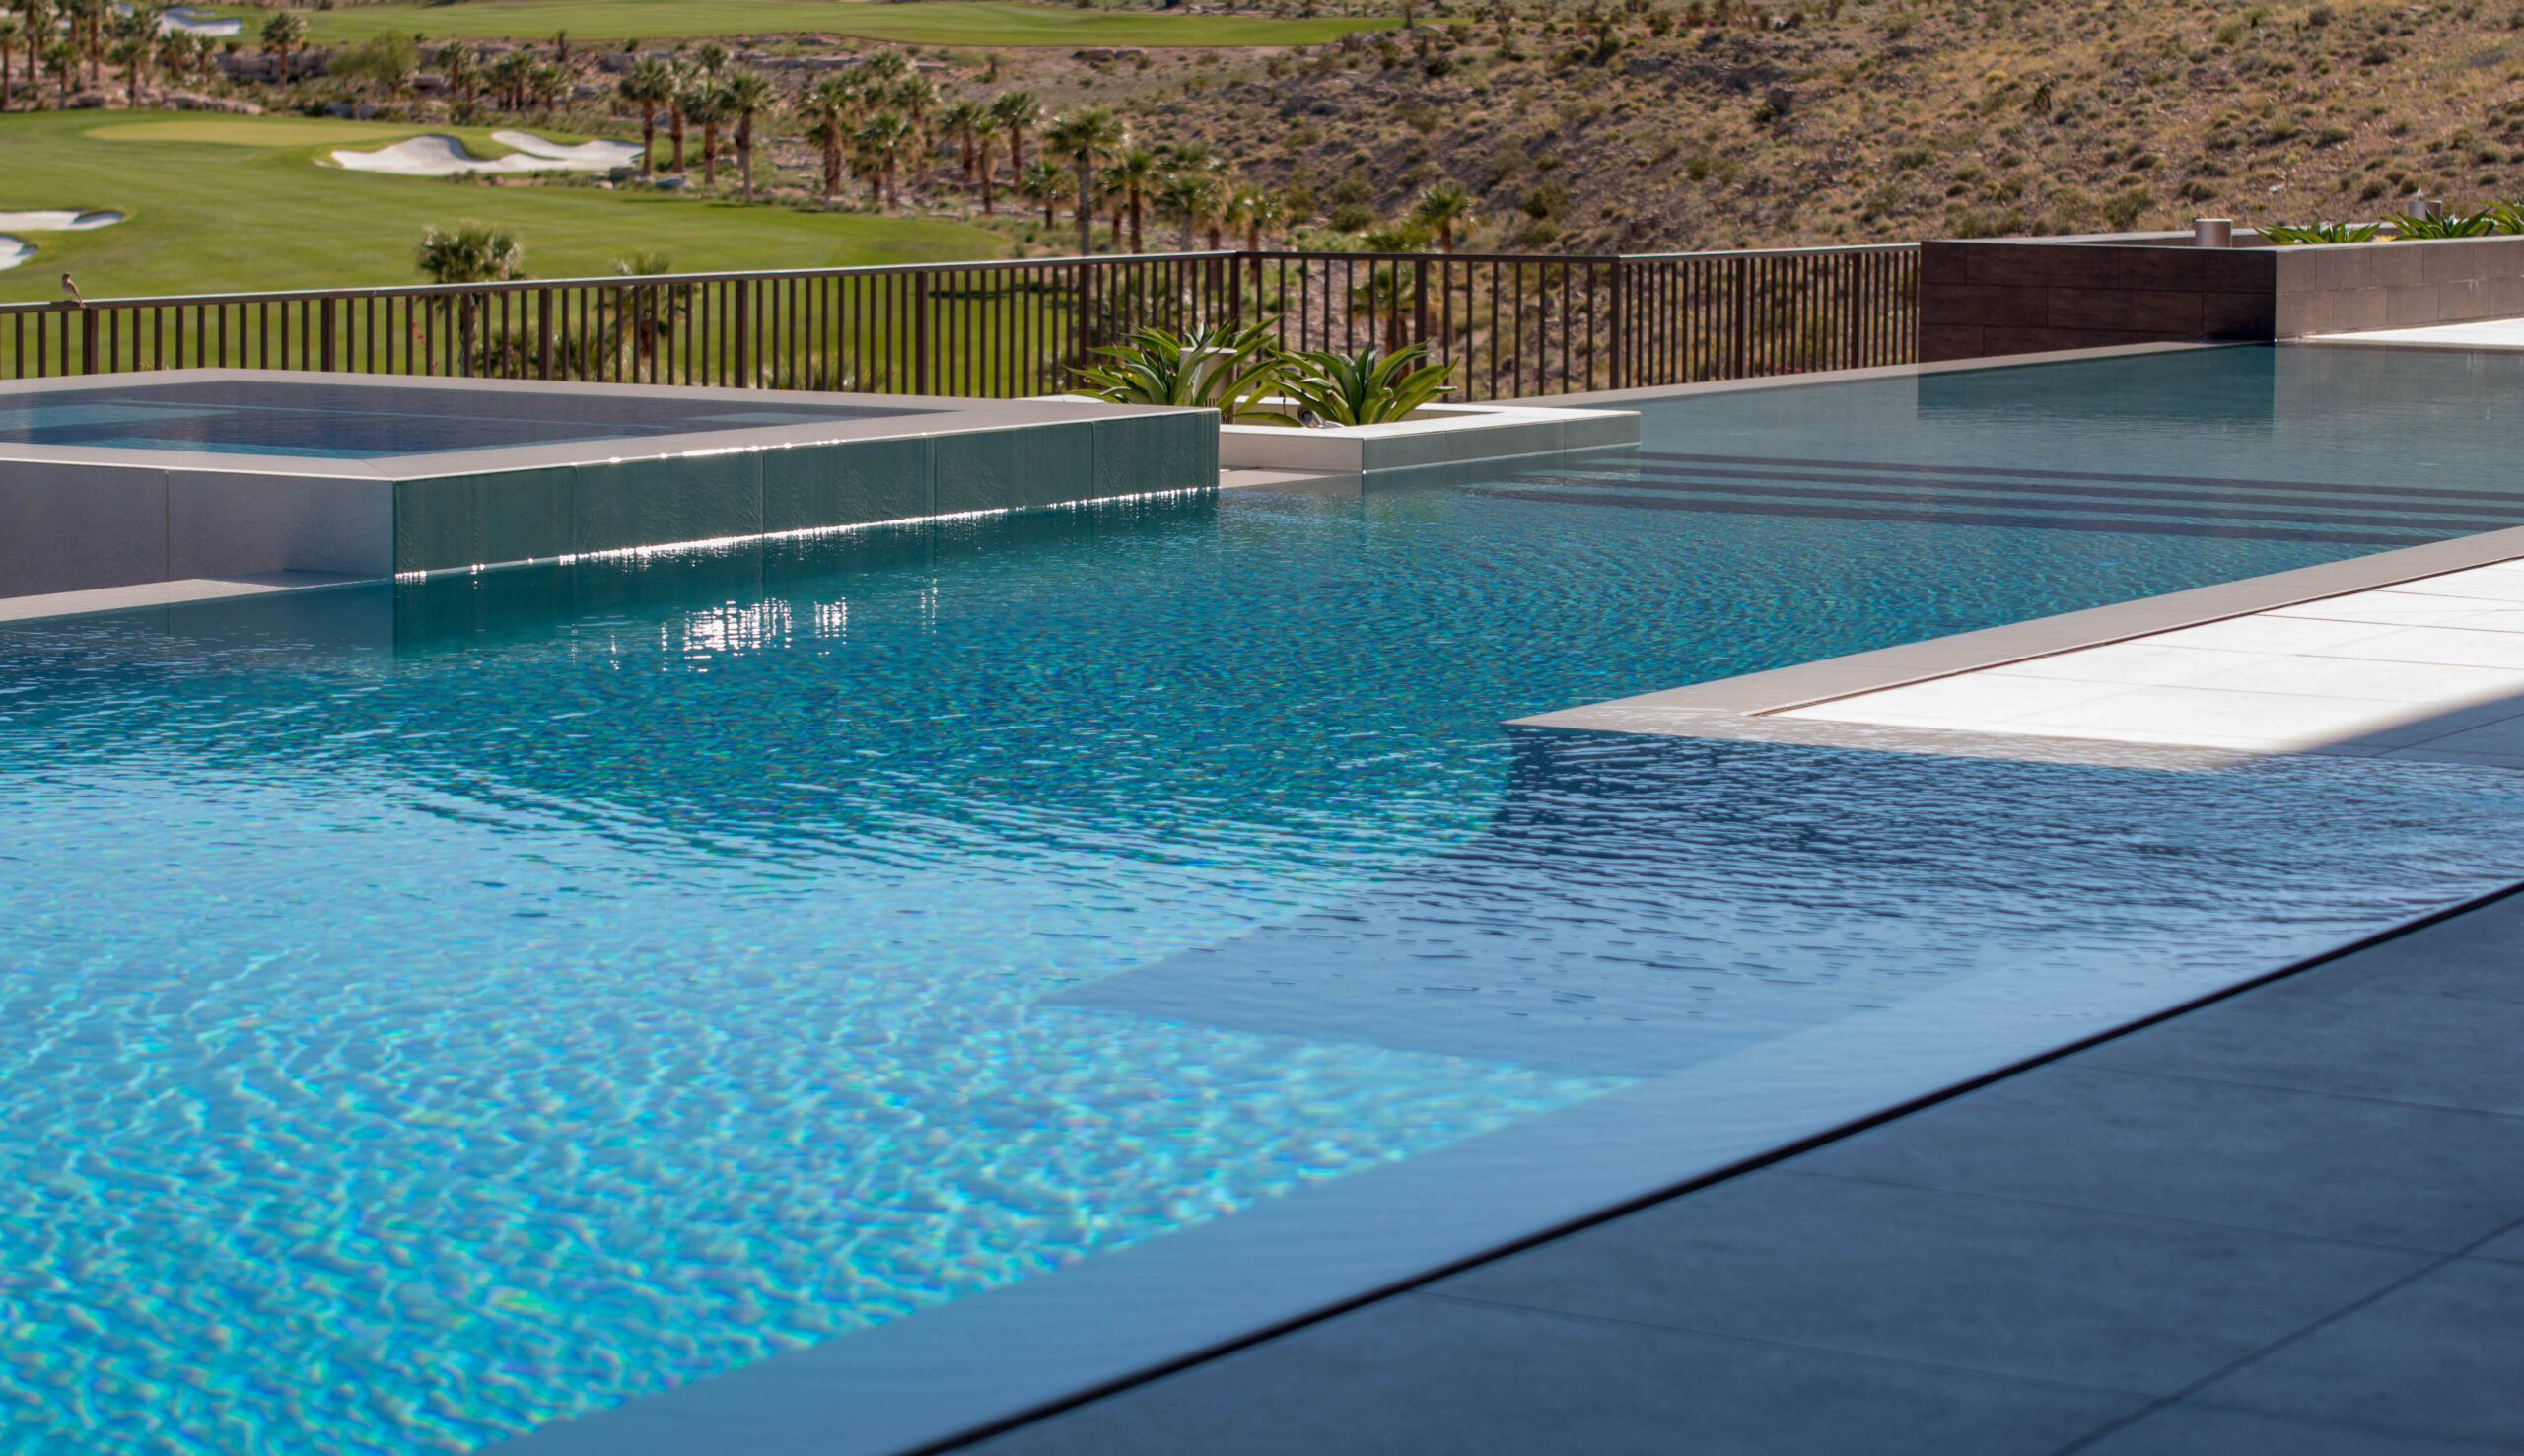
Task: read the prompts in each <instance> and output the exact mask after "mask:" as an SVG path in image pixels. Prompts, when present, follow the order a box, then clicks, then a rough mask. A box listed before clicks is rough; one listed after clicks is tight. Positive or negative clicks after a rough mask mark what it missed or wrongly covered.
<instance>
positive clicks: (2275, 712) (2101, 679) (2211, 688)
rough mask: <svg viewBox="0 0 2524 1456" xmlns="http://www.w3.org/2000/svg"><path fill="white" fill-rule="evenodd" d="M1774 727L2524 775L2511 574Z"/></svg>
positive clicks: (1983, 673) (2520, 658) (2303, 610)
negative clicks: (1990, 737)
mask: <svg viewBox="0 0 2524 1456" xmlns="http://www.w3.org/2000/svg"><path fill="white" fill-rule="evenodd" d="M1777 716H1779V717H1782V718H1801V719H1812V720H1817V721H1822V722H1830V723H1854V724H1874V725H1881V726H1884V727H1888V728H1947V729H1954V730H1959V731H1968V732H1981V733H2015V734H2029V735H2032V736H2036V737H2058V738H2090V739H2098V740H2103V741H2108V742H2119V743H2158V744H2167V745H2176V746H2185V747H2203V748H2227V749H2242V750H2247V751H2255V752H2301V751H2306V750H2333V751H2349V752H2355V753H2359V754H2362V755H2367V756H2374V757H2406V758H2438V759H2445V760H2449V761H2456V762H2504V763H2512V764H2513V765H2515V766H2516V767H2524V563H2512V562H2510V563H2500V564H2496V565H2492V566H2485V567H2473V568H2469V569H2466V570H2463V571H2457V572H2448V573H2445V574H2444V575H2442V576H2437V577H2431V578H2427V579H2424V580H2421V581H2416V582H2406V583H2400V584H2396V585H2395V586H2392V587H2388V588H2383V589H2376V590H2370V591H2351V592H2346V593H2343V594H2341V595H2339V596H2331V597H2325V598H2323V599H2321V600H2317V601H2304V602H2297V603H2295V604H2292V605H2289V606H2282V607H2276V608H2273V609H2271V610H2268V611H2262V612H2254V613H2251V614H2249V615H2246V616H2241V617H2231V618H2228V619H2226V620H2224V621H2218V622H2206V623H2202V624H2200V625H2198V626H2193V627H2183V628H2179V629H2176V630H2174V631H2170V632H2160V633H2156V634H2153V635H2150V636H2146V637H2139V638H2133V639H2130V640H2128V641H2123V642H2115V643H2107V644H2104V645H2102V646H2099V647H2090V648H2080V649H2078V650H2076V651H2073V652H2065V653H2055V654H2052V655H2050V656H2047V657H2040V658H2030V659H2023V660H2021V661H2015V662H2005V663H2000V664H1998V665H1996V666H1991V667H1984V668H1979V669H1976V670H1974V671H1970V672H1961V673H1956V674H1954V675H1953V676H1950V677H1940V678H1935V679H1931V680H1929V681H1926V682H1915V683H1909V684H1905V685H1903V686H1901V687H1894V688H1884V689H1880V690H1878V691H1874V692H1866V693H1858V694H1855V695H1853V696H1850V697H1846V698H1836V699H1833V700H1832V701H1830V702H1825V703H1817V704H1813V705H1811V706H1808V707H1804V708H1795V709H1789V710H1787V711H1786V712H1783V713H1781V714H1779V715H1777Z"/></svg>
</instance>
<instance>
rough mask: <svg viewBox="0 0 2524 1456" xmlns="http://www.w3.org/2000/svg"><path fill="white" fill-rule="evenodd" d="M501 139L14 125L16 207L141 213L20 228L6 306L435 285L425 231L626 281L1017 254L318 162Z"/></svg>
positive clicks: (560, 268) (656, 197) (7, 165)
mask: <svg viewBox="0 0 2524 1456" xmlns="http://www.w3.org/2000/svg"><path fill="white" fill-rule="evenodd" d="M335 13H340V12H335ZM434 13H438V14H444V13H445V12H444V11H438V12H434ZM499 129H501V128H500V127H495V126H486V127H480V128H463V127H450V126H445V125H437V124H432V125H415V124H409V123H395V124H387V123H380V122H358V121H333V120H314V119H308V118H302V117H290V116H233V115H215V114H204V113H200V112H152V111H103V110H80V111H45V112H34V113H16V114H11V115H7V116H0V213H8V212H31V211H37V210H45V209H68V210H73V211H110V212H118V213H121V214H123V215H124V216H123V221H121V222H119V223H115V224H113V225H111V226H106V227H98V228H93V229H88V230H83V231H59V232H23V233H19V234H18V235H17V236H19V237H21V238H23V239H24V240H25V241H26V242H28V243H34V244H35V246H36V249H37V250H36V252H35V255H34V256H33V257H31V258H29V259H27V260H26V261H25V262H24V263H22V264H21V265H20V266H18V267H15V268H11V269H8V270H6V271H0V302H6V303H16V302H23V301H28V300H48V299H53V298H57V297H59V294H60V275H61V274H62V273H63V272H65V271H66V272H70V273H73V274H75V275H77V277H78V279H79V286H80V288H81V289H82V290H83V291H84V292H85V293H86V294H87V296H88V297H90V298H114V297H130V296H134V295H141V294H194V293H239V292H262V291H273V290H281V289H293V288H325V287H348V286H361V285H379V284H406V283H416V282H419V281H421V279H420V275H419V274H418V272H417V271H416V270H415V267H414V263H413V249H414V247H415V246H416V245H417V244H418V243H419V242H420V239H421V234H422V231H423V230H424V229H425V228H428V227H430V226H433V225H446V224H450V223H454V222H457V221H461V220H478V221H481V222H486V223H491V224H494V225H496V226H498V227H502V228H506V229H508V230H510V231H512V232H514V233H515V234H517V235H518V237H519V238H520V239H522V240H523V242H524V243H525V245H526V269H527V271H528V272H529V273H530V274H532V275H535V276H538V277H545V278H561V277H587V276H591V275H595V274H602V273H608V272H611V271H612V269H613V264H614V260H615V259H617V258H622V257H626V256H629V255H632V254H636V253H643V252H653V253H663V254H665V255H666V257H667V258H668V259H670V260H671V262H672V264H673V266H674V267H675V268H676V269H677V270H678V271H708V270H716V269H745V268H816V267H840V266H847V265H852V264H866V263H904V262H925V261H941V260H947V259H959V258H985V257H998V256H1002V255H1004V254H1005V252H1006V249H1007V246H1008V244H1007V243H1006V242H1005V241H1004V240H1002V239H1000V238H998V237H996V236H994V235H992V234H989V233H986V232H983V231H981V230H979V229H977V228H969V227H965V226H964V225H962V224H960V223H955V222H950V221H946V220H943V219H923V218H895V217H876V216H869V215H861V214H853V213H828V212H823V211H820V210H817V209H815V208H813V207H810V206H799V205H792V204H789V203H761V204H756V205H754V206H751V207H746V206H743V205H740V204H738V203H736V202H733V201H722V200H714V199H709V198H699V197H681V196H676V195H674V194H672V193H666V192H655V191H649V190H646V189H625V190H619V191H614V190H602V189H598V188H596V187H594V186H590V185H580V186H558V187H556V186H532V187H503V186H491V185H486V184H484V183H481V182H461V181H450V180H445V179H432V178H424V177H410V176H392V175H383V174H378V173H360V172H351V171H346V170H343V169H340V168H336V167H323V166H318V165H316V162H317V159H318V158H322V157H326V156H328V155H329V154H330V153H331V151H332V150H333V149H334V148H336V147H352V148H361V149H368V148H375V147H383V146H386V145H387V144H389V143H392V142H395V141H398V140H401V139H403V138H407V137H412V136H418V135H423V134H427V133H437V134H448V135H455V136H458V137H460V138H462V140H463V142H464V144H465V147H466V149H467V150H468V151H470V152H471V153H473V154H474V155H476V156H481V157H497V156H500V155H503V154H504V153H506V152H507V151H508V150H509V149H508V148H506V147H503V146H501V145H499V144H498V143H495V142H493V141H492V140H491V139H490V134H491V132H492V131H494V130H499ZM545 135H547V136H548V137H549V138H550V139H551V140H553V141H558V142H574V141H578V140H581V139H582V138H580V137H577V136H573V135H568V134H563V133H545Z"/></svg>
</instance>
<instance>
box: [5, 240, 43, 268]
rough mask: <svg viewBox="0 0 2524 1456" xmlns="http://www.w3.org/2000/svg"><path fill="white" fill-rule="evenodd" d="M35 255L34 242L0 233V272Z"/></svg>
mask: <svg viewBox="0 0 2524 1456" xmlns="http://www.w3.org/2000/svg"><path fill="white" fill-rule="evenodd" d="M34 256H35V244H34V243H28V242H26V241H25V240H23V239H18V238H11V237H9V236H8V235H6V234H0V273H5V272H7V271H8V270H9V269H11V268H14V267H16V266H18V265H19V264H20V263H23V262H25V261H26V260H27V259H29V258H31V257H34Z"/></svg>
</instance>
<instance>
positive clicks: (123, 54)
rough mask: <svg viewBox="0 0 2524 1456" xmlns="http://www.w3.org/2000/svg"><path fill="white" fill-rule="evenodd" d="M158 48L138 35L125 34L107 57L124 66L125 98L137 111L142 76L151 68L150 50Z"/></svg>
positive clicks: (117, 40) (123, 83)
mask: <svg viewBox="0 0 2524 1456" xmlns="http://www.w3.org/2000/svg"><path fill="white" fill-rule="evenodd" d="M156 48H157V47H155V46H153V45H151V44H150V43H149V42H148V41H146V40H144V39H142V38H140V37H139V36H137V35H124V36H121V37H120V38H118V39H116V40H115V41H114V44H113V50H112V51H111V52H110V53H109V54H108V55H107V57H106V58H107V59H109V60H111V61H112V62H113V63H114V64H115V65H117V66H120V67H122V87H123V99H124V100H125V101H126V102H127V103H128V104H130V105H131V108H132V109H133V110H135V111H136V110H138V109H140V78H141V77H142V76H143V75H144V74H146V73H147V71H148V70H149V52H150V51H152V50H154V49H156Z"/></svg>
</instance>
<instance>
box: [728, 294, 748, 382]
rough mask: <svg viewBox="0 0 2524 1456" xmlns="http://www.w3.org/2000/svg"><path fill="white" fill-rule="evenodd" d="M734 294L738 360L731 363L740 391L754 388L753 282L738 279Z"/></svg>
mask: <svg viewBox="0 0 2524 1456" xmlns="http://www.w3.org/2000/svg"><path fill="white" fill-rule="evenodd" d="M732 292H733V293H735V295H736V298H735V299H734V300H733V302H734V303H735V305H736V350H735V352H736V358H735V359H734V360H732V361H730V368H731V370H732V371H733V372H734V373H735V374H736V387H737V388H739V389H750V388H752V387H753V288H752V286H751V280H749V279H744V278H739V279H737V280H736V288H735V289H733V290H732Z"/></svg>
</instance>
